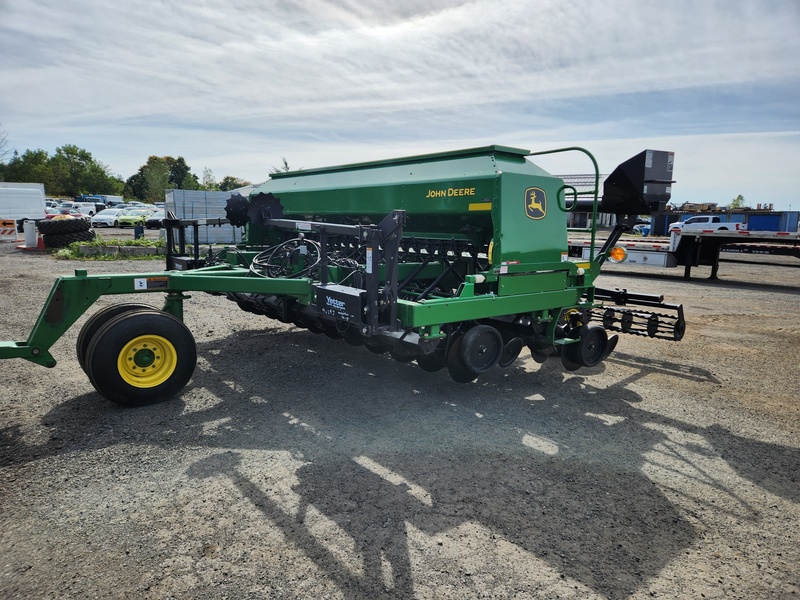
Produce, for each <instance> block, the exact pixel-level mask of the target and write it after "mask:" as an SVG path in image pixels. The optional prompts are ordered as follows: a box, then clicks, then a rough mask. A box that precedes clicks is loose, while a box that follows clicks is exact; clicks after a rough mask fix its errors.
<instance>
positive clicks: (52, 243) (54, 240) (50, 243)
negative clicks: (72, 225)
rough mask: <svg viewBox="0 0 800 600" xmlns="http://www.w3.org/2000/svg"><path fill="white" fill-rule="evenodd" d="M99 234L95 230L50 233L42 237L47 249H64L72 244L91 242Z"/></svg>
mask: <svg viewBox="0 0 800 600" xmlns="http://www.w3.org/2000/svg"><path fill="white" fill-rule="evenodd" d="M95 237H97V234H96V233H95V232H94V229H88V230H86V231H76V232H74V233H58V234H56V233H48V234H46V235H43V236H42V241H43V242H44V247H45V248H63V247H64V246H69V245H70V244H71V243H72V242H91V241H92V240H94V238H95Z"/></svg>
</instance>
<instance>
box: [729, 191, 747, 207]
mask: <svg viewBox="0 0 800 600" xmlns="http://www.w3.org/2000/svg"><path fill="white" fill-rule="evenodd" d="M742 207H744V196H742V195H741V194H739V195H738V196H736V198H734V199H733V200H731V204H730V207H729V208H742Z"/></svg>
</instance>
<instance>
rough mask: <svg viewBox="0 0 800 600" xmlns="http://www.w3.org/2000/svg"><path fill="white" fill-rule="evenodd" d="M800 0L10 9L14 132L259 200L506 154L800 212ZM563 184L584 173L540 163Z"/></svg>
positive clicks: (351, 0) (59, 3)
mask: <svg viewBox="0 0 800 600" xmlns="http://www.w3.org/2000/svg"><path fill="white" fill-rule="evenodd" d="M798 57H800V2H798V0H748V1H745V0H724V1H723V0H671V1H669V2H664V1H663V0H659V1H657V2H656V1H649V0H609V1H607V2H597V1H592V0H573V1H570V2H566V1H563V0H475V1H473V2H459V1H455V0H425V1H423V0H404V1H403V2H397V3H390V2H386V1H384V0H362V1H358V0H306V1H303V0H296V1H291V2H290V1H285V0H284V1H279V0H275V1H269V0H263V1H262V0H258V1H257V0H206V1H197V2H191V3H187V2H175V1H172V0H163V1H155V0H150V1H143V0H126V2H124V3H122V2H116V1H111V0H109V1H100V0H25V1H24V2H23V1H20V0H0V77H1V79H0V81H2V82H3V86H2V91H0V129H2V130H4V131H5V132H6V133H7V134H8V145H9V147H10V148H11V149H17V150H19V151H24V150H26V149H35V148H42V149H45V150H47V151H48V152H53V151H54V150H55V148H57V147H58V146H62V145H64V144H76V145H78V146H80V147H82V148H85V149H87V150H89V151H90V152H92V154H93V156H94V157H95V158H96V159H98V160H100V161H101V162H103V163H104V164H107V165H108V166H109V167H110V169H111V171H112V172H113V173H118V174H119V175H121V176H122V177H123V178H127V177H129V176H130V175H132V174H133V173H135V172H136V170H137V169H138V168H139V167H140V166H141V165H142V164H144V162H145V161H146V160H147V157H148V156H150V155H152V154H155V155H159V156H163V155H171V156H176V157H177V156H183V157H184V158H185V159H186V161H187V163H188V164H189V165H190V166H191V167H192V169H193V171H194V172H195V173H196V174H197V175H201V174H202V171H203V169H204V168H209V169H211V170H212V171H213V173H214V175H215V176H216V178H217V179H221V178H222V177H223V176H225V175H233V176H236V177H240V178H243V179H248V180H250V181H253V182H260V181H263V180H264V179H266V178H267V176H268V174H269V170H270V168H271V167H273V166H278V165H280V163H281V157H286V159H287V160H288V161H289V164H290V166H292V167H295V168H300V167H302V168H312V167H320V166H326V165H334V164H342V163H349V162H358V161H363V160H372V159H382V158H391V157H394V156H406V155H411V154H422V153H428V152H435V151H440V150H455V149H459V148H468V147H474V146H481V145H487V144H504V145H509V146H517V147H521V148H527V149H531V150H534V151H538V150H546V149H549V148H555V147H560V146H571V145H580V146H583V147H585V148H587V149H589V150H590V151H592V152H593V153H594V154H595V156H596V157H597V159H598V162H599V164H600V168H601V171H602V172H605V173H607V172H610V171H611V170H612V169H613V168H614V167H615V166H616V165H617V164H618V163H620V162H622V161H623V160H625V159H626V158H628V157H630V156H633V155H634V154H637V153H638V152H640V151H641V150H643V149H645V148H655V149H660V150H672V151H674V152H675V179H676V180H677V183H676V184H675V185H674V186H673V201H674V202H676V203H681V202H687V201H690V202H719V203H720V204H727V203H728V202H729V201H730V200H731V199H732V198H734V197H735V196H736V195H738V194H742V195H743V196H744V197H745V199H746V200H747V202H748V204H750V205H751V206H755V205H756V204H758V203H762V204H764V203H773V204H774V205H775V206H776V208H783V209H787V208H790V207H791V208H792V209H793V210H798V209H800V192H798V190H800V167H798V163H800V102H798V98H800V59H798ZM537 163H539V164H541V166H542V167H544V168H546V169H547V170H549V171H551V172H554V173H567V172H570V173H579V172H585V171H586V170H587V167H588V165H587V163H586V161H585V159H583V158H581V157H579V156H574V157H567V156H559V158H558V159H557V160H551V161H547V162H546V161H543V160H537Z"/></svg>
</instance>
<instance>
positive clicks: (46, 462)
mask: <svg viewBox="0 0 800 600" xmlns="http://www.w3.org/2000/svg"><path fill="white" fill-rule="evenodd" d="M786 262H787V263H788V264H789V265H794V264H795V263H797V262H798V261H797V260H796V259H787V261H786ZM0 265H2V271H1V272H2V274H3V281H2V290H3V293H2V297H3V304H2V306H3V310H2V313H0V325H1V326H2V331H3V333H2V337H3V338H4V339H24V338H25V337H27V334H28V332H29V331H30V328H31V327H32V325H33V323H34V321H35V319H36V316H37V314H38V312H39V310H40V308H41V306H42V304H43V302H44V300H45V298H46V296H47V293H48V291H49V289H50V287H51V286H52V283H53V280H54V278H55V277H56V276H58V275H60V274H68V273H70V272H71V271H72V270H73V269H74V268H87V269H88V270H89V271H90V272H91V273H103V272H136V271H154V270H161V269H162V268H163V267H162V264H161V262H160V261H146V262H145V261H135V262H113V263H102V262H91V263H74V262H72V263H70V262H63V261H56V260H54V259H52V258H50V257H48V256H45V255H43V254H41V253H38V252H22V251H17V250H15V248H14V246H13V244H0ZM708 272H709V269H708V268H703V267H701V268H696V269H695V270H694V271H693V275H694V276H695V278H694V279H692V280H691V281H688V282H687V281H684V280H683V279H682V269H672V270H668V269H665V270H659V269H653V268H643V267H638V268H637V267H623V266H620V265H617V266H610V267H609V268H608V269H607V272H606V273H605V274H604V275H603V276H602V277H601V279H600V281H599V282H598V283H599V285H601V286H605V287H625V288H628V289H630V290H636V291H642V292H647V293H663V294H665V296H666V299H667V300H668V301H671V302H682V303H684V305H685V308H686V314H687V334H686V337H685V339H684V340H683V341H682V342H680V343H672V342H663V341H653V340H649V339H643V338H636V337H632V336H623V339H622V340H621V341H620V344H619V345H618V347H617V350H616V351H615V353H614V354H612V356H611V357H610V358H609V359H608V360H607V361H606V362H605V363H604V364H603V365H601V366H599V367H596V368H593V369H590V370H584V371H578V372H575V373H565V372H564V371H563V370H562V368H561V365H560V362H558V361H548V362H546V363H545V364H544V365H538V364H537V363H535V362H533V361H532V360H531V359H530V358H525V359H524V360H519V361H517V363H515V364H514V365H513V366H512V367H510V368H508V369H496V370H495V371H493V372H492V373H490V374H488V375H487V376H484V377H483V378H481V379H479V380H478V381H477V382H475V383H472V384H468V385H459V384H455V383H453V382H452V381H451V380H450V378H449V377H448V376H447V374H446V373H445V372H441V373H437V374H428V373H424V372H423V371H422V370H420V369H419V368H418V367H416V366H415V365H414V364H413V363H412V364H399V363H396V362H393V361H392V360H391V359H390V358H388V357H387V356H377V355H374V354H371V353H370V352H367V351H365V350H364V349H363V348H355V347H351V346H349V345H347V344H344V343H342V342H336V341H333V340H330V339H328V338H327V337H325V336H318V335H314V334H311V333H309V332H306V331H302V330H298V329H296V328H294V327H291V326H285V325H282V324H279V323H276V322H272V321H268V320H266V319H263V318H259V317H255V316H253V315H251V314H248V313H245V312H242V311H239V310H238V309H237V307H236V306H235V305H234V304H233V303H231V302H228V301H226V300H225V299H223V298H219V297H212V296H209V295H205V294H194V297H193V298H192V299H191V300H189V301H187V302H186V316H185V320H186V323H187V325H188V326H189V327H190V328H191V330H192V332H193V333H194V335H195V337H196V339H197V343H198V355H199V362H198V366H197V370H196V372H195V375H194V377H193V379H192V381H191V382H190V384H189V385H188V387H187V388H186V389H185V390H184V392H183V393H182V394H181V395H180V397H178V398H176V399H175V400H173V401H170V402H167V403H164V404H160V405H155V406H149V407H144V408H139V409H123V408H120V407H118V406H116V405H114V404H112V403H110V402H108V401H106V400H104V399H103V398H102V397H100V396H99V395H98V394H97V393H96V392H95V391H94V390H93V388H92V386H91V385H90V383H89V381H88V379H87V377H86V376H85V375H84V374H83V372H82V371H81V369H80V367H79V366H78V363H77V360H76V359H75V353H74V346H75V341H76V337H77V333H78V331H79V329H80V325H81V324H82V323H83V322H85V320H86V316H84V317H82V318H81V320H80V321H79V322H78V323H77V325H76V326H74V327H73V328H72V329H70V330H69V331H68V333H67V335H65V336H64V337H63V338H62V339H61V340H59V341H58V342H57V343H56V344H55V346H54V347H53V349H52V352H53V355H54V356H55V357H56V358H57V359H58V360H59V364H58V365H57V366H56V367H55V368H53V369H45V368H43V367H39V366H36V365H33V364H31V363H27V362H26V361H21V360H9V361H4V362H2V363H1V367H2V371H0V372H2V401H0V499H1V503H2V504H0V526H1V527H2V536H1V537H0V597H2V598H40V597H41V598H95V597H114V598H137V599H138V598H379V597H395V598H437V599H438V598H482V597H483V598H651V597H662V598H747V599H750V598H771V597H774V598H787V597H797V594H798V591H800V574H799V572H800V540H798V532H799V531H800V523H798V520H800V486H799V485H798V474H800V439H799V436H798V431H800V408H799V407H800V401H799V400H798V399H799V398H800V383H798V375H797V372H798V359H797V348H798V340H800V325H798V324H797V308H798V299H799V298H800V277H798V274H800V271H798V270H797V269H796V268H790V267H789V266H780V267H779V266H764V265H759V264H730V263H724V264H723V265H722V268H721V271H720V276H721V280H720V281H710V280H707V279H702V277H705V276H707V275H708ZM142 299H143V297H142V296H137V297H136V300H137V301H141V300H142ZM144 299H145V300H147V301H149V302H151V303H152V304H154V305H158V304H160V301H161V298H160V297H159V296H155V295H150V296H145V297H144ZM120 300H129V298H125V297H122V298H102V299H101V301H100V302H98V307H102V306H106V305H109V304H112V303H114V302H117V301H120Z"/></svg>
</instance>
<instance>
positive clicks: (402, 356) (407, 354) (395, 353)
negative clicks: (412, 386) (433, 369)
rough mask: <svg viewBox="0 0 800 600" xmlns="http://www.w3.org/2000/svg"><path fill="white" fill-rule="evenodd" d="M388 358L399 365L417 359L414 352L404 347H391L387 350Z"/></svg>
mask: <svg viewBox="0 0 800 600" xmlns="http://www.w3.org/2000/svg"><path fill="white" fill-rule="evenodd" d="M389 356H391V357H392V358H393V359H394V360H396V361H397V362H400V363H409V362H411V361H412V360H414V359H415V358H417V353H416V352H415V351H414V350H411V349H406V348H405V347H404V346H392V347H391V348H389Z"/></svg>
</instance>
